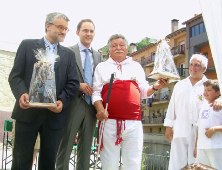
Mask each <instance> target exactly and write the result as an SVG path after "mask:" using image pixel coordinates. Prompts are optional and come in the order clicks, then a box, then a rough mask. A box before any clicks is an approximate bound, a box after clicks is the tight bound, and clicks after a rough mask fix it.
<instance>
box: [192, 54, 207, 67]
mask: <svg viewBox="0 0 222 170" xmlns="http://www.w3.org/2000/svg"><path fill="white" fill-rule="evenodd" d="M194 59H195V60H197V61H200V63H201V65H202V67H204V68H205V69H206V68H207V64H208V59H207V57H206V56H205V55H202V54H193V55H192V57H191V58H190V63H191V61H192V60H194Z"/></svg>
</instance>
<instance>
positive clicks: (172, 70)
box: [148, 39, 180, 83]
mask: <svg viewBox="0 0 222 170" xmlns="http://www.w3.org/2000/svg"><path fill="white" fill-rule="evenodd" d="M148 77H149V78H151V79H155V80H160V79H164V80H167V82H168V83H172V82H175V81H178V80H180V76H179V74H178V72H177V68H176V66H175V63H174V61H173V55H172V54H171V51H170V47H169V45H168V44H167V41H166V40H165V39H164V40H161V42H160V43H159V44H158V46H157V50H156V55H155V61H154V68H153V71H152V72H151V73H150V75H148Z"/></svg>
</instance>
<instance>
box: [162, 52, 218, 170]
mask: <svg viewBox="0 0 222 170" xmlns="http://www.w3.org/2000/svg"><path fill="white" fill-rule="evenodd" d="M207 64H208V59H207V58H206V57H205V56H203V55H201V54H194V55H193V56H192V57H191V59H190V67H189V73H190V76H189V77H187V78H186V79H183V80H181V81H179V82H178V83H177V84H176V85H175V86H174V89H173V93H172V96H171V99H170V103H169V106H168V109H167V113H166V118H165V120H164V126H165V127H166V132H165V136H166V138H167V139H168V140H169V142H171V151H170V162H169V170H179V169H181V168H183V167H185V166H186V165H187V164H192V163H194V161H195V158H194V156H193V150H194V146H195V137H196V123H197V119H198V113H199V111H200V106H201V104H202V102H203V96H202V95H203V91H204V86H203V83H204V82H205V81H206V80H207V78H206V77H205V75H204V72H205V71H206V69H207ZM213 105H214V106H213V107H214V108H215V109H220V107H221V106H220V105H221V104H220V103H218V102H215V103H214V104H213Z"/></svg>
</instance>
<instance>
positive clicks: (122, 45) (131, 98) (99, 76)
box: [92, 34, 167, 170]
mask: <svg viewBox="0 0 222 170" xmlns="http://www.w3.org/2000/svg"><path fill="white" fill-rule="evenodd" d="M108 48H109V55H110V56H109V59H108V60H106V61H105V62H102V63H99V64H98V65H97V67H96V69H95V73H94V80H93V91H94V92H93V95H92V102H93V104H94V106H95V108H96V110H97V115H96V116H97V119H99V120H100V121H101V120H104V119H105V120H106V122H105V127H104V133H103V135H102V136H100V137H102V148H101V155H100V159H101V164H102V169H103V170H117V169H119V160H120V147H121V149H122V158H123V166H124V169H127V170H140V169H141V159H142V149H143V130H142V123H141V108H140V99H141V98H147V96H150V95H152V94H153V93H154V91H155V90H158V89H160V88H162V87H165V86H166V85H167V82H166V80H162V79H161V80H158V81H156V82H155V84H154V85H153V86H149V84H148V82H147V81H146V79H145V73H144V70H143V68H142V66H141V65H140V64H139V63H138V62H136V61H133V60H132V58H131V57H128V56H127V52H128V51H127V40H126V39H125V37H124V36H123V35H120V34H115V35H113V36H111V37H110V39H109V40H108ZM112 73H115V79H114V82H113V85H112V92H111V97H110V101H109V106H108V114H106V113H105V109H104V106H105V103H106V96H107V91H108V86H109V82H110V76H111V74H112Z"/></svg>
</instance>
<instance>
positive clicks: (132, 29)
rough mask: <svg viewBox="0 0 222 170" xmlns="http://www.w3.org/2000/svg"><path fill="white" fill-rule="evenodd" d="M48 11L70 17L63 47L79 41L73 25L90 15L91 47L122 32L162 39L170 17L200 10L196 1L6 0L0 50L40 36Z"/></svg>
mask: <svg viewBox="0 0 222 170" xmlns="http://www.w3.org/2000/svg"><path fill="white" fill-rule="evenodd" d="M50 12H62V13H64V14H66V15H67V16H68V17H69V19H70V22H69V30H70V31H69V32H68V33H67V35H66V38H65V41H64V42H63V43H62V44H63V45H64V46H71V45H74V44H75V43H77V42H78V40H79V39H78V36H77V35H76V33H75V32H76V26H77V24H78V22H79V21H80V20H81V19H85V18H90V19H92V20H93V21H94V24H95V27H96V28H95V37H94V40H93V43H92V47H93V48H94V49H96V50H98V49H99V48H101V47H103V46H105V45H106V44H107V41H108V39H109V37H110V36H111V35H113V34H116V33H120V34H123V35H124V36H125V37H126V39H127V40H128V42H129V43H136V42H139V41H141V40H142V39H143V38H145V37H149V38H156V39H162V38H164V37H165V36H166V35H168V34H170V33H171V20H172V19H178V20H179V28H182V27H185V25H182V23H183V22H184V21H187V20H188V19H190V18H192V17H193V16H194V15H195V14H200V13H201V8H200V4H199V0H152V1H151V0H136V1H135V0H134V1H131V0H79V1H75V0H38V1H34V0H7V1H2V2H1V5H0V18H1V25H0V50H6V51H16V49H17V47H18V45H19V44H20V42H21V41H22V40H23V39H33V38H42V37H43V36H44V35H45V32H44V23H45V18H46V15H47V14H48V13H50Z"/></svg>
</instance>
